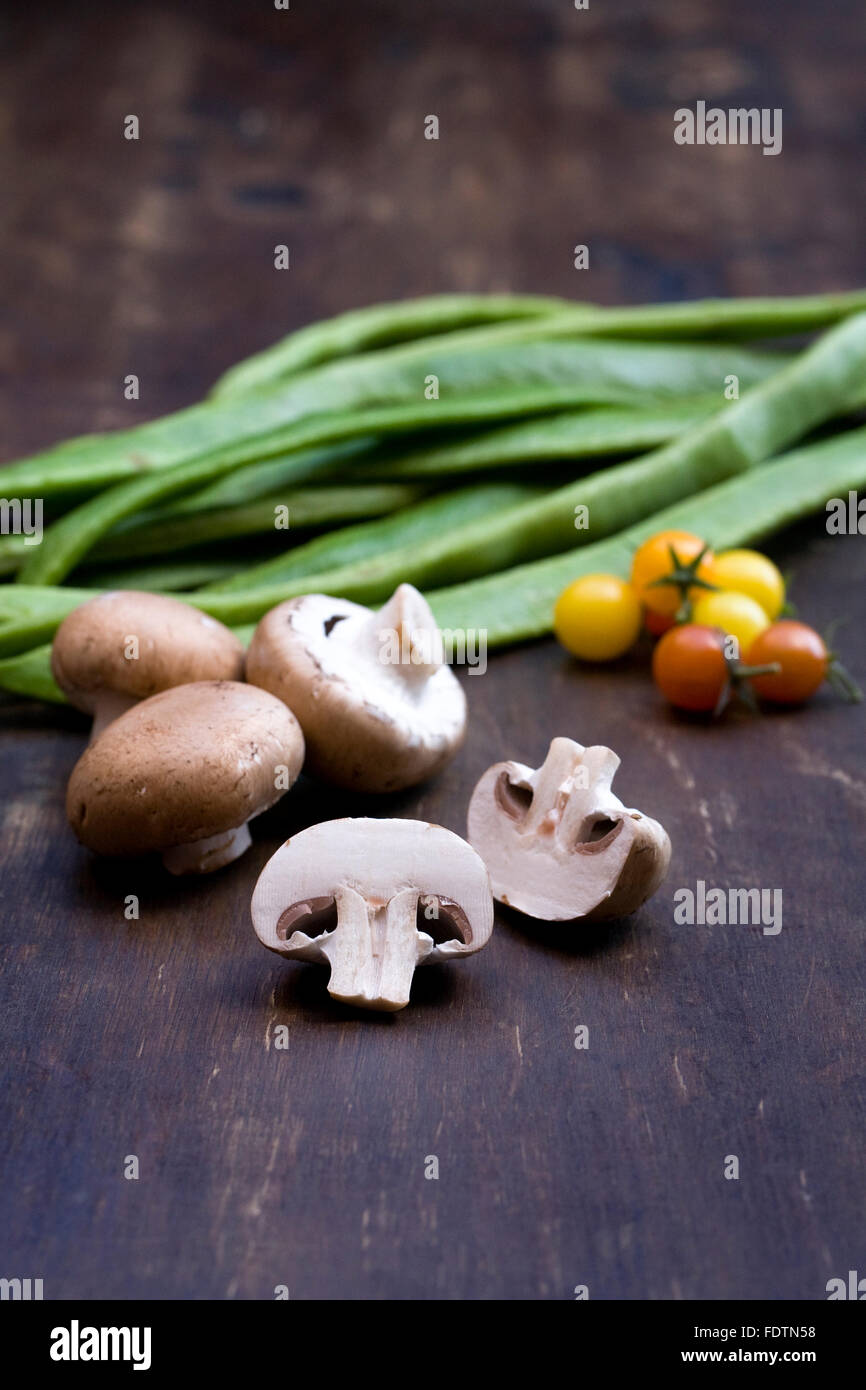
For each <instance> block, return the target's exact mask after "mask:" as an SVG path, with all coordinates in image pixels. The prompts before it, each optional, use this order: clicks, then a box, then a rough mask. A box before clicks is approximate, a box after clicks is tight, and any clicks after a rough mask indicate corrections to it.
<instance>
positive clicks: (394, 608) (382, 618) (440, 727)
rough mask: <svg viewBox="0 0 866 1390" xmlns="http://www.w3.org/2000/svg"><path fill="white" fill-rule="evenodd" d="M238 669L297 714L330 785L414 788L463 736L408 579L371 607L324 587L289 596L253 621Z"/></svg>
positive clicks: (453, 687) (420, 602)
mask: <svg viewBox="0 0 866 1390" xmlns="http://www.w3.org/2000/svg"><path fill="white" fill-rule="evenodd" d="M246 670H247V680H249V681H251V682H252V683H253V684H254V685H258V686H261V687H262V688H263V689H264V690H269V691H270V692H271V693H272V694H274V695H277V696H278V697H279V698H280V699H281V700H284V701H285V703H286V704H287V705H288V706H289V708H290V709H291V710H293V711H294V713H295V714H296V715H297V717H298V720H299V721H300V724H301V728H302V729H303V731H304V738H305V739H306V744H307V760H308V766H309V770H310V771H311V772H312V773H313V774H314V775H316V776H319V777H323V778H324V779H325V780H327V781H330V782H334V783H336V784H337V785H338V786H342V787H347V788H350V789H352V790H354V791H371V792H389V791H397V790H400V789H402V788H404V787H410V786H413V785H415V783H417V782H421V781H424V780H425V779H426V778H428V777H432V776H433V775H434V774H435V773H437V772H439V771H440V770H441V769H442V768H443V767H444V766H445V764H446V763H447V762H449V761H450V759H451V758H452V757H453V756H454V754H455V753H456V752H457V750H458V748H459V747H460V745H461V743H462V741H463V736H464V732H465V728H466V698H465V696H464V694H463V691H462V689H461V686H460V684H459V682H458V681H457V679H456V677H455V676H454V674H453V672H452V671H451V670H450V668H449V667H448V666H447V665H446V664H445V661H444V657H443V651H442V640H441V635H440V633H439V631H438V629H437V627H436V624H435V620H434V618H433V614H432V613H431V611H430V608H429V606H428V605H427V603H426V601H425V600H424V599H423V598H422V596H421V595H420V594H419V593H418V591H417V590H416V589H413V588H412V586H411V585H410V584H401V585H400V587H399V589H397V591H396V593H395V594H394V595H393V597H392V598H391V599H389V601H388V603H387V604H385V606H384V608H382V609H381V610H380V611H379V612H373V611H372V610H371V609H369V608H364V607H363V606H362V605H360V604H357V603H350V602H349V601H348V600H346V599H335V598H329V597H327V595H325V594H308V595H306V596H304V597H303V598H296V599H289V600H288V602H286V603H282V604H280V605H279V607H277V608H274V609H273V610H272V611H271V612H270V613H268V614H267V615H266V616H265V617H264V618H263V619H262V621H261V622H260V623H259V625H258V627H257V628H256V631H255V633H254V634H253V639H252V641H251V643H250V647H249V652H248V655H247V667H246Z"/></svg>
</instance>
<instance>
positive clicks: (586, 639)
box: [553, 574, 640, 661]
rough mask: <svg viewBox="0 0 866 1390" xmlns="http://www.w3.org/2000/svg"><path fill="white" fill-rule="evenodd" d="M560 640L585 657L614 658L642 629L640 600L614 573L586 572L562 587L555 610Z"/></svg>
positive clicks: (594, 658)
mask: <svg viewBox="0 0 866 1390" xmlns="http://www.w3.org/2000/svg"><path fill="white" fill-rule="evenodd" d="M553 630H554V632H555V633H556V637H557V640H558V641H559V642H560V643H561V644H562V646H563V647H565V649H566V651H568V652H571V654H572V656H578V657H580V658H581V659H582V660H583V661H613V660H614V658H616V657H618V656H622V655H623V653H624V652H627V651H628V649H629V647H631V646H633V645H634V643H635V641H636V640H637V635H638V633H639V632H640V604H639V603H638V601H637V598H636V597H635V593H634V590H633V589H632V588H631V585H629V584H627V583H626V582H625V580H624V579H620V578H619V577H618V576H617V575H615V574H584V575H581V577H580V579H575V581H574V583H573V584H569V586H568V588H567V589H563V591H562V593H561V594H560V595H559V598H558V599H557V600H556V607H555V608H554V610H553Z"/></svg>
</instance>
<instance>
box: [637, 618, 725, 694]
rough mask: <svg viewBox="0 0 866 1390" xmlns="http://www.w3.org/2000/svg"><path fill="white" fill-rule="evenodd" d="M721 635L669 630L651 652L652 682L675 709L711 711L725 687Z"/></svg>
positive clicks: (690, 626)
mask: <svg viewBox="0 0 866 1390" xmlns="http://www.w3.org/2000/svg"><path fill="white" fill-rule="evenodd" d="M724 643H725V637H724V634H723V633H721V632H719V630H718V628H715V627H701V626H700V625H698V624H697V623H684V624H681V625H680V626H678V627H672V628H671V629H670V631H669V632H666V633H665V634H664V636H663V637H662V638H661V639H660V640H659V642H658V643H657V645H656V648H655V651H654V652H653V679H654V680H655V683H656V685H657V686H658V688H659V690H660V691H661V693H662V694H663V695H664V697H665V699H666V700H669V701H670V703H671V704H672V705H676V707H677V709H687V710H701V711H706V712H709V711H711V710H714V709H715V708H716V706H717V705H718V703H719V700H720V699H721V697H722V693H723V691H724V689H725V686H726V685H727V683H728V678H729V674H728V665H727V662H726V661H725V654H724Z"/></svg>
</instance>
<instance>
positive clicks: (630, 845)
mask: <svg viewBox="0 0 866 1390" xmlns="http://www.w3.org/2000/svg"><path fill="white" fill-rule="evenodd" d="M619 763H620V760H619V758H618V757H617V755H616V753H614V752H613V751H612V750H611V749H610V748H604V747H602V746H596V747H592V748H584V747H583V745H582V744H580V743H574V742H573V741H572V740H571V739H568V738H555V739H554V740H553V742H552V743H551V745H550V749H549V751H548V754H547V757H546V759H545V760H544V763H543V764H542V766H541V767H539V768H537V769H533V768H531V767H526V766H525V765H524V764H523V763H516V762H503V763H496V764H494V766H493V767H490V768H488V769H487V771H486V772H485V773H484V775H483V776H482V778H481V779H480V781H479V782H478V784H477V786H476V788H475V791H474V792H473V794H472V799H471V801H470V804H469V842H470V844H471V845H472V846H473V848H474V849H476V850H477V851H478V853H479V854H480V855H481V857H482V858H483V860H484V862H485V863H486V865H487V867H488V869H489V871H490V880H491V883H492V885H493V895H494V897H495V898H496V899H497V901H499V902H501V903H504V904H505V905H506V906H509V907H514V908H517V910H518V911H519V912H523V913H525V914H526V915H527V916H529V917H537V918H539V919H541V920H543V921H553V922H561V921H572V920H574V919H576V918H581V917H583V918H590V919H594V920H595V919H599V918H606V917H624V916H626V915H627V914H628V913H630V912H634V911H635V910H636V908H638V907H640V905H641V903H643V902H645V901H646V900H647V898H649V897H651V896H652V894H653V893H655V891H656V889H657V888H658V887H659V884H660V883H661V882H662V880H663V878H664V876H665V874H666V873H667V869H668V864H669V862H670V855H671V844H670V840H669V839H668V836H667V832H666V831H665V830H664V828H663V827H662V826H661V825H659V823H658V821H654V820H651V819H650V818H649V817H648V816H645V815H644V814H643V813H642V812H640V811H635V810H633V809H631V808H630V807H626V806H624V805H623V804H622V802H621V801H620V800H619V798H618V797H617V796H615V795H614V793H613V792H612V790H611V783H612V781H613V777H614V774H615V773H616V770H617V768H618V767H619Z"/></svg>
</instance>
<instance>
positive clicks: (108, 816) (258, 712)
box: [66, 681, 304, 874]
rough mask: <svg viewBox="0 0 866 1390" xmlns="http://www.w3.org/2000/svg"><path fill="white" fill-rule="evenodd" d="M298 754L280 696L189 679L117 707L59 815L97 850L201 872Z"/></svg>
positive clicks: (217, 859)
mask: <svg viewBox="0 0 866 1390" xmlns="http://www.w3.org/2000/svg"><path fill="white" fill-rule="evenodd" d="M303 761H304V739H303V735H302V733H301V729H300V726H299V724H298V721H297V720H296V719H295V716H294V715H293V714H292V712H291V710H289V709H287V708H286V706H285V705H284V704H283V703H282V701H281V700H277V699H275V698H274V696H273V695H269V694H268V693H267V691H265V690H259V689H257V688H256V687H255V686H252V685H242V684H240V683H238V682H235V681H196V682H193V683H192V684H189V685H179V686H177V687H175V688H174V689H172V690H164V691H162V692H161V693H160V694H159V695H153V696H151V698H150V699H149V700H142V701H141V702H140V703H139V704H137V705H136V706H135V707H134V708H133V709H130V710H127V712H126V713H125V714H122V715H121V716H120V717H119V718H118V719H116V720H115V721H114V723H113V724H111V725H110V726H109V727H108V728H107V729H106V730H105V732H104V733H103V734H102V735H101V736H100V738H98V739H97V740H96V742H94V743H91V744H90V746H89V748H87V750H86V751H85V752H84V754H83V755H82V757H81V758H79V760H78V762H77V763H76V765H75V767H74V769H73V771H72V776H71V777H70V779H69V786H68V788H67V794H66V813H67V816H68V818H69V823H70V825H71V826H72V828H73V830H74V831H75V833H76V835H77V836H78V838H79V840H80V841H81V843H82V844H83V845H86V846H87V847H88V849H92V850H94V851H95V853H97V854H106V855H139V854H150V853H159V854H161V855H162V858H163V863H164V864H165V867H166V868H167V869H168V870H169V872H170V873H175V874H186V873H209V872H210V871H211V870H212V869H219V868H222V866H223V865H224V864H230V863H231V862H232V860H234V859H237V858H239V856H240V855H241V854H243V853H244V851H245V850H246V849H247V848H248V847H249V845H250V832H249V829H248V822H249V821H250V820H252V819H253V817H254V816H258V815H260V814H261V813H262V811H266V810H267V809H268V808H269V807H270V806H273V804H274V802H276V801H278V800H279V798H280V797H281V796H282V795H283V793H284V792H285V791H287V790H288V788H289V787H290V786H291V785H292V784H293V783H294V782H295V780H296V779H297V777H298V774H299V772H300V770H301V766H302V764H303Z"/></svg>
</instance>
